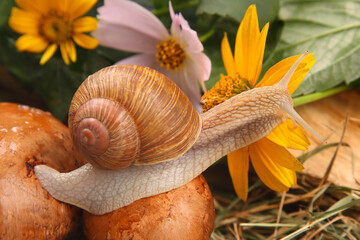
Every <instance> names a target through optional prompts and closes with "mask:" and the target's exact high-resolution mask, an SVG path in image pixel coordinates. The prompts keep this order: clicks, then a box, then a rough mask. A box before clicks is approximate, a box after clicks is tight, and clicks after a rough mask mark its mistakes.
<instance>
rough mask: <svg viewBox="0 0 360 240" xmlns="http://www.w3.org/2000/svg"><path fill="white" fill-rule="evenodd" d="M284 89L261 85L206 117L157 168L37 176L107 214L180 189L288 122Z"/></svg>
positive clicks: (44, 170)
mask: <svg viewBox="0 0 360 240" xmlns="http://www.w3.org/2000/svg"><path fill="white" fill-rule="evenodd" d="M289 101H291V98H290V96H289V94H287V92H286V90H284V89H283V88H279V87H263V88H257V89H253V90H250V91H247V92H244V93H242V94H240V95H237V96H235V97H233V98H231V99H229V100H228V101H226V102H224V103H223V104H221V105H218V106H216V107H214V108H213V109H210V110H209V111H208V112H206V113H204V114H202V115H201V116H202V119H203V128H202V131H201V133H200V136H199V138H198V139H197V141H196V142H195V144H194V145H193V146H192V148H191V149H190V150H188V151H187V152H186V153H185V154H183V155H182V156H180V157H179V158H177V159H174V160H172V161H166V162H161V163H158V164H154V165H142V166H130V167H128V168H125V169H121V170H102V169H99V168H95V167H93V166H92V165H90V164H86V165H84V166H83V167H81V168H79V169H77V170H75V171H72V172H69V173H59V172H57V171H56V170H54V169H51V168H49V167H47V166H45V165H39V166H36V168H35V172H36V176H37V177H38V179H39V181H40V182H41V184H42V185H43V187H44V188H45V189H46V190H47V191H48V192H49V193H50V194H51V195H52V196H53V197H54V198H56V199H58V200H60V201H64V202H67V203H70V204H73V205H76V206H78V207H81V208H83V209H85V210H87V211H89V212H91V213H93V214H104V213H107V212H110V211H113V210H115V209H118V208H120V207H123V206H126V205H128V204H130V203H132V202H134V201H135V200H137V199H140V198H143V197H148V196H153V195H156V194H159V193H162V192H166V191H169V190H172V189H174V188H177V187H180V186H182V185H184V184H186V183H187V182H189V181H191V180H192V179H193V178H195V177H197V176H198V175H199V174H200V173H202V172H203V171H204V170H205V169H207V168H208V167H209V166H210V165H212V164H213V163H214V162H216V161H217V160H218V159H219V158H220V157H222V156H224V155H226V154H228V153H229V152H231V151H234V150H236V149H238V148H241V147H244V146H246V145H248V144H251V143H253V142H255V141H257V140H259V139H261V138H262V137H265V136H266V135H267V134H269V133H270V132H271V131H272V130H273V129H274V128H275V127H276V126H277V125H278V124H280V123H281V122H283V121H284V120H285V119H286V116H287V113H285V112H284V111H283V110H281V109H280V105H281V103H285V104H291V102H289Z"/></svg>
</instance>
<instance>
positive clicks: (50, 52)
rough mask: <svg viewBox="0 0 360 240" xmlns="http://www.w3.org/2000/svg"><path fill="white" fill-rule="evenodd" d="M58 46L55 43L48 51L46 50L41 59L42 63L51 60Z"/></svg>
mask: <svg viewBox="0 0 360 240" xmlns="http://www.w3.org/2000/svg"><path fill="white" fill-rule="evenodd" d="M57 46H58V45H57V44H56V43H53V44H51V45H50V46H49V47H48V48H47V49H46V51H45V52H44V54H43V55H42V57H41V59H40V65H44V64H45V63H47V61H49V59H50V58H51V57H52V56H53V55H54V53H55V52H56V49H57Z"/></svg>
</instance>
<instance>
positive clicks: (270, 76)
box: [256, 53, 316, 94]
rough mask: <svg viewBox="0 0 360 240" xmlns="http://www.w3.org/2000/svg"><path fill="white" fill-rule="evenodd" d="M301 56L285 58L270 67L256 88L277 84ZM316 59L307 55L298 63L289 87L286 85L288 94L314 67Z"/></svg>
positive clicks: (311, 54)
mask: <svg viewBox="0 0 360 240" xmlns="http://www.w3.org/2000/svg"><path fill="white" fill-rule="evenodd" d="M300 56H301V55H297V56H292V57H289V58H286V59H284V60H282V61H280V62H278V63H277V64H275V65H274V66H272V67H271V68H270V69H269V70H268V71H267V72H266V73H265V75H264V77H263V78H262V79H261V81H260V82H259V83H258V84H257V85H256V87H263V86H272V85H274V84H276V83H277V82H279V81H280V80H281V79H282V78H283V76H284V75H285V74H286V73H287V71H289V69H290V67H291V66H292V65H293V64H294V63H295V61H296V60H297V59H298V58H299V57H300ZM315 61H316V59H315V58H314V54H313V53H310V54H308V55H307V56H306V57H305V58H304V59H303V60H302V62H301V63H300V65H299V66H298V68H297V69H296V71H295V73H294V75H293V76H292V77H291V79H290V82H289V85H288V92H289V93H290V94H292V93H293V92H294V91H295V90H296V88H297V87H298V86H299V85H300V83H301V82H302V81H303V80H304V78H305V76H306V74H308V72H309V71H310V69H311V67H312V66H313V65H314V63H315Z"/></svg>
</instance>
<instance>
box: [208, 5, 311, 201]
mask: <svg viewBox="0 0 360 240" xmlns="http://www.w3.org/2000/svg"><path fill="white" fill-rule="evenodd" d="M268 28H269V24H268V23H267V24H266V25H265V26H264V28H263V29H262V30H261V32H260V30H259V23H258V17H257V13H256V7H255V5H251V6H250V7H249V8H248V10H247V11H246V13H245V16H244V18H243V20H242V22H241V24H240V26H239V29H238V32H237V35H236V40H235V51H234V56H233V54H232V51H231V48H230V44H229V41H228V38H227V35H226V33H225V35H224V38H223V40H222V43H221V53H222V58H223V62H224V66H225V69H226V72H227V76H223V75H222V76H221V79H220V81H219V82H218V83H217V84H216V85H215V86H214V87H213V89H211V90H210V91H208V92H207V93H205V94H204V96H203V98H202V103H203V106H204V111H206V110H208V109H210V108H211V107H213V106H214V105H216V104H218V103H221V102H223V101H225V100H226V99H228V98H230V97H232V96H234V95H236V94H239V93H241V92H242V91H246V90H249V89H251V88H254V87H262V86H270V85H274V84H275V83H277V82H279V81H280V80H281V79H282V77H283V76H284V75H285V73H286V72H287V71H288V70H289V69H290V67H291V66H292V65H293V64H294V63H295V61H296V60H297V59H298V58H299V57H300V55H298V56H293V57H289V58H287V59H285V60H282V61H280V62H279V63H277V64H276V65H274V66H273V67H271V68H270V69H269V70H268V71H267V72H266V74H265V75H264V77H263V78H262V79H261V81H259V82H258V83H257V81H258V78H259V75H260V72H261V67H262V61H263V56H264V50H265V42H266V36H267V32H268ZM314 63H315V58H314V57H313V54H308V55H307V56H306V57H305V58H304V59H303V60H302V62H301V64H300V65H299V66H298V68H297V69H296V71H295V73H294V74H293V76H292V77H291V80H290V82H289V85H288V92H289V93H290V94H291V93H293V92H294V91H295V89H296V88H297V87H298V86H299V85H300V83H301V82H302V80H303V79H304V77H305V76H306V74H307V73H308V72H309V70H310V68H311V67H312V65H313V64H314ZM309 144H310V142H309V140H308V138H307V136H306V134H305V133H304V131H303V130H302V129H301V128H300V127H299V126H298V127H297V128H296V127H294V125H293V123H292V121H291V120H290V119H288V120H287V121H285V122H284V123H282V124H280V125H279V126H278V127H277V128H276V129H274V130H273V131H272V132H271V133H270V134H269V135H268V136H266V137H265V138H263V139H260V140H259V141H257V142H255V143H253V144H250V145H249V146H247V147H244V148H241V149H238V150H236V151H234V152H232V153H230V154H228V165H229V171H230V175H231V178H232V181H233V185H234V188H235V191H236V193H237V195H238V197H239V198H240V199H243V200H244V201H245V200H246V199H247V194H248V170H249V157H250V159H251V162H252V165H253V167H254V169H255V171H256V173H257V174H258V176H259V178H260V179H261V180H262V181H263V183H264V184H265V185H267V186H268V187H269V188H271V189H273V190H275V191H278V192H284V191H287V190H288V189H289V188H290V187H292V186H294V185H296V173H295V172H301V171H302V170H303V166H302V164H301V163H300V162H299V161H298V160H297V159H296V158H295V157H294V156H293V155H292V154H291V153H290V152H289V151H288V150H287V149H286V148H292V149H300V150H306V149H307V147H308V145H309Z"/></svg>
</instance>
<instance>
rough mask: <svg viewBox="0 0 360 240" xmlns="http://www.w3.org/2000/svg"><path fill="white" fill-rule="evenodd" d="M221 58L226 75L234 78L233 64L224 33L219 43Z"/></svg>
mask: <svg viewBox="0 0 360 240" xmlns="http://www.w3.org/2000/svg"><path fill="white" fill-rule="evenodd" d="M221 56H222V59H223V63H224V66H225V69H226V72H227V74H228V75H230V76H234V75H235V73H236V69H235V62H234V57H233V54H232V52H231V47H230V44H229V40H228V37H227V34H226V33H224V38H223V39H222V41H221Z"/></svg>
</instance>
